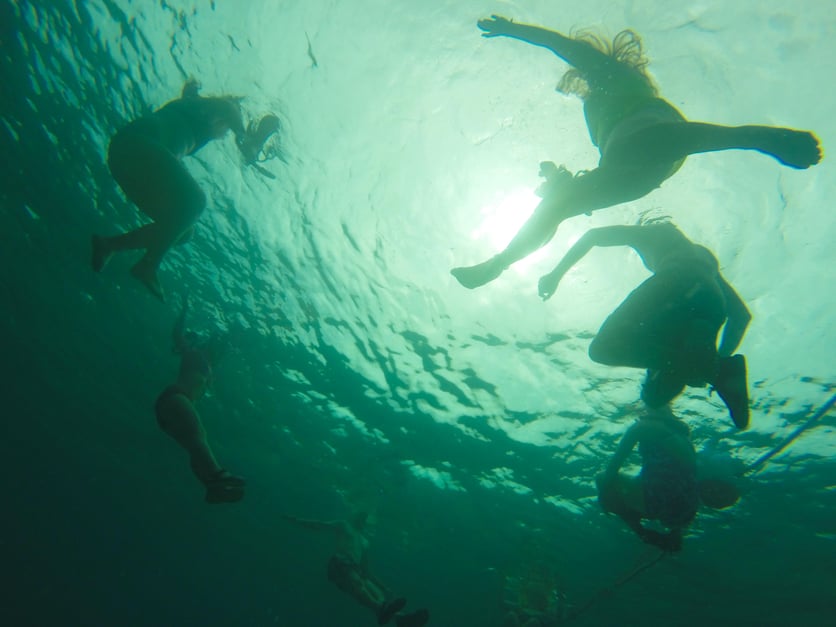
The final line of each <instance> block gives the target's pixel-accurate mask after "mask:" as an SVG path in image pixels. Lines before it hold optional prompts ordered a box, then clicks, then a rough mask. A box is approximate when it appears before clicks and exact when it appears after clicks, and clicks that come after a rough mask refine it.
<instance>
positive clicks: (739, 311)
mask: <svg viewBox="0 0 836 627" xmlns="http://www.w3.org/2000/svg"><path fill="white" fill-rule="evenodd" d="M719 279H720V289H722V290H723V295H724V296H725V297H726V315H727V316H728V318H727V320H726V326H725V327H724V328H723V337H722V339H721V340H720V348H719V349H718V350H717V353H718V355H719V356H720V357H729V356H730V355H731V354H732V353H734V351H735V350H736V349H737V347H738V345H739V344H740V340H742V339H743V334H744V333H746V328H747V327H748V326H749V321H750V320H751V319H752V314H751V313H749V310H748V309H747V308H746V305H745V304H744V303H743V299H741V298H740V296H739V295H738V293H737V292H736V291H735V290H734V288H733V287H732V286H731V285H729V283H728V281H726V280H725V279H724V278H723V277H722V276H721V277H719Z"/></svg>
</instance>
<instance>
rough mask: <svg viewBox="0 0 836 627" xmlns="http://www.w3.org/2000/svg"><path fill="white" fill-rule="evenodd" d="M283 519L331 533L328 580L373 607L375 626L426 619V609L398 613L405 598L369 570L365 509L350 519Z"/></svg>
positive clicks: (404, 626)
mask: <svg viewBox="0 0 836 627" xmlns="http://www.w3.org/2000/svg"><path fill="white" fill-rule="evenodd" d="M282 518H284V519H285V520H289V521H290V522H292V523H294V524H297V525H299V526H301V527H304V528H305V529H313V530H315V531H326V532H329V533H333V534H334V539H335V540H336V545H337V551H336V553H334V555H332V556H331V559H330V560H329V561H328V579H329V580H330V581H331V582H332V583H333V584H334V585H335V586H337V587H338V588H339V589H340V590H342V591H343V592H345V593H346V594H348V595H349V596H351V597H353V598H354V599H355V600H356V601H357V602H358V603H360V604H361V605H363V606H364V607H367V608H369V609H370V610H372V611H373V612H374V613H375V616H376V617H377V624H378V625H386V624H387V623H389V622H390V621H391V620H392V619H393V618H394V619H395V622H396V624H397V626H398V627H421V626H422V625H425V624H426V623H427V621H429V619H430V614H429V612H428V611H427V610H425V609H420V610H416V611H414V612H412V613H410V614H400V613H399V612H400V611H401V610H402V609H403V608H404V606H405V605H406V599H404V598H393V595H392V594H391V592H390V591H389V589H388V588H387V587H386V586H385V585H384V584H383V583H382V582H381V581H380V580H379V579H377V578H376V577H375V576H374V575H372V573H371V572H370V571H369V564H368V551H369V540H368V538H367V537H366V524H367V519H368V514H366V512H359V513H357V514H355V515H354V516H353V517H352V518H351V519H350V520H333V521H322V520H308V519H304V518H297V517H296V516H290V515H287V514H285V515H283V516H282Z"/></svg>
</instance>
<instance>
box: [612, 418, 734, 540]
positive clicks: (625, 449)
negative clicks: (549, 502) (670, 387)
mask: <svg viewBox="0 0 836 627" xmlns="http://www.w3.org/2000/svg"><path fill="white" fill-rule="evenodd" d="M637 444H638V447H639V454H640V455H641V472H640V473H639V474H638V475H637V476H630V475H626V474H624V473H621V472H619V469H620V468H621V466H622V465H623V464H624V462H625V461H626V460H627V458H628V456H629V455H630V453H631V452H632V450H633V449H634V448H635V447H636V445H637ZM596 484H597V486H598V500H599V502H600V504H601V507H602V508H603V509H604V511H606V512H609V513H613V514H616V515H617V516H619V517H620V518H621V519H622V520H624V522H626V523H627V525H628V526H629V527H630V529H632V530H633V531H634V532H635V533H636V535H638V536H639V538H641V539H642V540H643V541H644V542H646V543H648V544H652V545H654V546H657V547H658V548H660V549H662V550H663V551H666V552H676V551H679V550H681V549H682V535H683V532H684V530H685V529H686V528H687V526H688V525H689V524H690V523H691V521H692V520H693V519H694V517H695V516H696V514H697V510H698V509H699V505H700V503H703V504H704V505H706V506H708V507H711V508H714V509H724V508H726V507H730V506H732V505H734V504H735V503H736V502H737V500H738V499H739V498H740V493H739V492H738V491H737V490H736V489H735V486H734V485H733V484H732V483H730V482H728V481H724V480H722V479H719V478H714V479H711V480H710V481H698V480H697V453H696V451H695V450H694V445H693V444H692V443H691V438H690V429H689V428H688V425H686V424H685V423H684V422H682V421H681V420H679V419H678V418H677V417H676V416H675V415H674V414H673V412H672V411H671V409H670V407H669V406H667V405H663V406H662V407H658V408H655V409H648V411H647V413H646V414H645V415H644V416H643V417H642V418H640V419H639V420H638V421H637V422H636V423H635V424H633V426H631V427H630V428H629V429H628V430H627V432H626V433H625V434H624V436H623V437H622V439H621V442H620V443H619V445H618V449H617V450H616V452H615V454H614V455H613V457H612V459H611V460H610V463H609V464H608V465H607V469H606V471H605V472H604V473H602V474H600V475H599V476H598V477H597V478H596ZM642 520H654V521H658V523H659V524H661V525H663V526H664V527H665V528H666V530H665V531H659V530H656V529H651V528H649V527H646V526H644V525H643V524H642Z"/></svg>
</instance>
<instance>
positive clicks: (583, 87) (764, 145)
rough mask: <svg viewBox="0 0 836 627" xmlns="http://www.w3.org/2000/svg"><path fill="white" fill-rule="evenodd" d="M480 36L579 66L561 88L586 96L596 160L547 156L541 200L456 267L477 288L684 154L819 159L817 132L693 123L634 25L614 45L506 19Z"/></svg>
mask: <svg viewBox="0 0 836 627" xmlns="http://www.w3.org/2000/svg"><path fill="white" fill-rule="evenodd" d="M478 26H479V28H480V29H482V30H483V31H485V32H484V33H482V36H483V37H500V36H505V37H512V38H514V39H519V40H521V41H525V42H528V43H530V44H533V45H535V46H542V47H544V48H547V49H549V50H551V51H552V52H553V53H555V54H556V55H557V56H558V57H560V58H561V59H563V60H564V61H566V62H567V63H568V64H569V65H571V66H572V68H571V69H570V70H569V71H568V72H566V74H565V75H564V76H563V78H562V79H561V81H560V84H559V85H558V90H559V91H561V92H563V93H567V94H570V93H574V94H577V95H578V96H580V97H581V98H582V99H583V101H584V116H585V118H586V125H587V128H588V130H589V136H590V139H591V140H592V143H593V144H594V145H595V146H597V147H598V150H599V152H600V155H601V157H600V160H599V162H598V167H597V168H595V169H594V170H591V171H588V172H581V173H578V174H575V175H572V174H571V173H570V172H569V171H568V170H566V169H565V168H564V167H562V166H561V167H560V168H555V167H554V164H551V163H549V162H546V163H544V164H543V167H542V168H541V175H543V176H545V177H546V179H547V182H546V184H545V186H544V188H545V193H543V200H542V201H541V202H540V204H539V205H538V206H537V208H536V209H535V211H534V213H533V214H532V216H531V217H530V218H529V219H528V221H527V222H526V223H525V224H524V225H523V226H522V228H521V229H520V230H519V231H518V232H517V234H516V235H515V236H514V238H513V239H512V240H511V242H510V243H509V244H508V246H507V247H506V248H505V250H503V251H502V252H500V253H499V254H497V255H495V256H494V257H491V258H490V259H488V260H487V261H484V262H482V263H480V264H478V265H475V266H468V267H458V268H454V269H453V270H451V274H452V275H453V276H454V277H456V279H457V280H458V281H459V283H461V284H462V285H463V286H464V287H467V288H470V289H473V288H476V287H479V286H481V285H484V284H485V283H488V282H490V281H493V280H494V279H495V278H497V277H498V276H499V275H500V274H502V272H504V271H505V270H506V269H507V268H508V267H509V266H510V265H511V264H513V263H514V262H516V261H519V260H520V259H523V258H524V257H526V256H528V255H529V254H531V253H532V252H534V251H535V250H537V249H539V248H541V247H542V246H544V245H545V244H546V243H548V242H549V241H550V240H551V239H552V237H553V236H554V234H555V231H556V230H557V227H558V225H559V224H560V223H561V222H562V221H563V220H565V219H567V218H571V217H573V216H577V215H580V214H582V213H587V214H588V213H590V212H592V211H595V210H597V209H603V208H605V207H611V206H613V205H617V204H620V203H624V202H629V201H631V200H636V199H638V198H641V197H643V196H645V195H647V194H648V193H650V192H651V191H653V190H654V189H656V188H657V187H659V186H660V185H661V184H662V183H663V182H664V181H665V180H667V179H668V178H669V177H670V176H671V175H673V174H674V173H675V172H676V171H677V170H678V169H679V167H680V166H681V165H682V163H683V161H684V160H685V157H687V156H688V155H692V154H697V153H701V152H713V151H718V150H732V149H739V150H757V151H758V152H762V153H764V154H767V155H770V156H772V157H774V158H775V159H777V160H778V161H780V162H781V163H783V164H784V165H786V166H789V167H792V168H799V169H803V168H808V167H810V166H811V165H815V164H816V163H818V162H819V160H820V159H821V153H820V150H819V145H818V139H817V138H816V137H815V135H813V134H812V133H809V132H806V131H797V130H793V129H788V128H776V127H771V126H749V125H747V126H718V125H715V124H705V123H702V122H689V121H687V120H686V119H685V118H684V117H683V116H682V114H681V113H680V112H679V111H677V109H676V108H674V107H673V106H672V105H671V104H670V103H669V102H667V101H666V100H664V99H662V98H661V97H659V95H658V93H657V90H656V87H655V86H654V85H653V82H652V81H651V79H650V77H649V76H648V75H647V73H646V72H645V66H646V65H647V59H646V58H645V57H644V54H643V51H642V45H641V40H640V38H639V36H638V35H637V34H636V33H634V32H633V31H630V30H625V31H622V32H621V33H619V34H618V35H617V36H616V37H615V39H614V40H613V42H612V43H609V42H606V41H604V40H602V39H600V38H598V37H595V36H592V35H589V34H586V35H580V36H578V37H574V38H573V37H566V36H564V35H562V34H560V33H558V32H555V31H551V30H547V29H545V28H541V27H539V26H531V25H527V24H517V23H516V22H513V21H511V20H508V19H506V18H504V17H499V16H496V15H494V16H492V17H490V18H489V19H482V20H479V22H478Z"/></svg>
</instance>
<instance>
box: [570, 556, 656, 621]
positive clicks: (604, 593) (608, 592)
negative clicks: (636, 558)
mask: <svg viewBox="0 0 836 627" xmlns="http://www.w3.org/2000/svg"><path fill="white" fill-rule="evenodd" d="M666 555H667V553H665V552H663V551H660V552H659V555H657V556H656V557H654V558H653V559H652V560H650V561H649V562H646V563H644V564H641V565H640V566H638V567H637V568H634V569H633V570H631V571H630V572H628V573H627V574H626V575H624V576H623V577H621V578H620V579H618V580H616V582H615V583H614V584H613V585H611V586H610V587H608V588H602V589H601V590H599V591H598V594H596V595H595V596H594V597H592V598H591V599H589V600H588V601H587V602H586V603H584V604H583V605H581V606H580V607H579V608H577V609H574V610H572V611H571V612H569V614H568V615H567V616H566V619H565V621H562V622H566V623H568V622H569V621H571V620H574V619H576V618H577V617H578V616H580V615H581V614H583V613H584V612H586V611H587V610H588V609H589V608H591V607H592V606H593V605H595V604H596V603H598V602H599V601H600V600H602V599H605V598H607V597H609V596H612V594H613V593H614V592H615V591H616V590H617V589H618V588H620V587H621V586H623V585H624V584H625V583H627V582H628V581H631V580H632V579H635V578H636V577H637V576H638V575H640V574H641V573H643V572H644V571H646V570H649V569H650V568H652V567H653V566H655V565H656V564H658V563H659V562H660V561H662V558H663V557H665V556H666Z"/></svg>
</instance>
